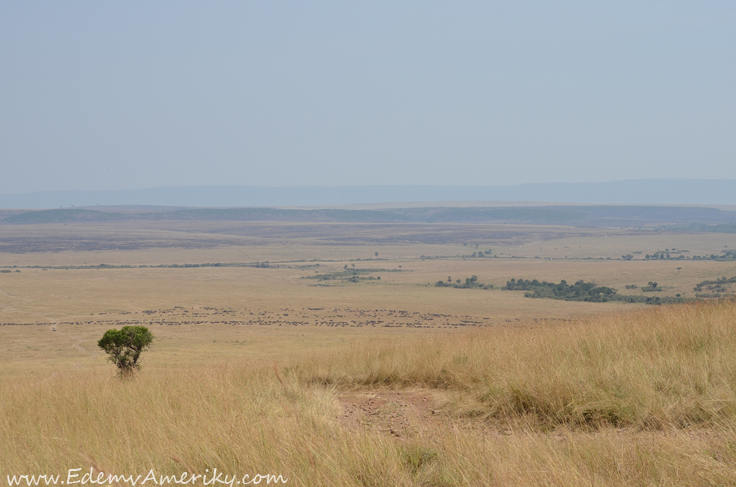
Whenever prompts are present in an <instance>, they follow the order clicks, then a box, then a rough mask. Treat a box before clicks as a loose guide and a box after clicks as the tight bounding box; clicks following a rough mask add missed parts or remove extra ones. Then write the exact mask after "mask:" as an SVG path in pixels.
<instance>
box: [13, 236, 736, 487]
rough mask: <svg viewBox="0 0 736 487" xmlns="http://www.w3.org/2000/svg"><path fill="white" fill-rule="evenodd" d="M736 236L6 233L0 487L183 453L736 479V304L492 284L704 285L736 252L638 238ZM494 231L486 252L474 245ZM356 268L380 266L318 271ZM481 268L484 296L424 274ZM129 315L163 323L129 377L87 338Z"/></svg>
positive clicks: (488, 477) (318, 471)
mask: <svg viewBox="0 0 736 487" xmlns="http://www.w3.org/2000/svg"><path fill="white" fill-rule="evenodd" d="M476 245H477V247H476ZM725 248H736V235H732V234H675V233H665V232H653V231H651V230H639V231H634V230H626V229H579V228H572V227H555V226H524V225H469V224H462V225H461V224H455V225H452V224H435V225H429V224H421V225H419V224H417V225H389V224H380V225H370V224H329V223H325V224H314V223H309V224H289V223H268V222H264V223H232V222H183V223H182V222H156V223H155V224H153V223H140V222H137V223H135V224H133V223H126V224H114V225H113V224H68V225H58V224H55V225H4V226H0V266H5V267H7V268H8V269H10V270H12V271H13V272H10V273H0V324H2V326H0V352H1V353H0V371H1V372H2V374H0V411H2V414H1V415H0V474H2V475H3V478H2V479H1V480H0V483H3V482H6V478H5V475H7V474H24V473H51V474H55V473H63V472H66V469H68V468H76V467H84V468H88V467H89V466H91V463H90V462H92V460H91V458H93V459H94V462H96V463H95V465H102V466H104V467H105V468H106V469H108V470H110V471H114V472H115V473H123V474H128V473H143V474H145V473H147V472H148V470H149V469H151V468H153V469H155V470H156V471H157V472H159V473H161V474H166V473H181V470H182V464H186V465H187V466H188V467H189V468H191V469H193V470H194V471H197V472H200V471H201V472H204V470H205V469H207V468H209V469H212V468H214V467H217V468H218V470H221V471H225V472H230V473H240V474H243V473H251V474H253V473H266V472H268V473H280V474H283V475H284V476H285V477H288V478H289V484H292V485H407V486H410V485H411V486H415V485H434V486H440V485H561V486H565V485H736V449H734V447H733V445H735V444H736V428H735V426H736V392H734V391H736V335H735V332H736V328H735V327H734V321H733V320H734V318H733V317H734V312H735V311H736V306H734V304H733V303H732V302H730V301H724V302H716V303H695V304H686V305H677V306H668V307H659V306H646V305H634V304H624V303H584V302H566V301H555V300H547V299H529V298H525V297H524V296H523V294H524V293H523V292H510V291H502V290H500V289H499V288H500V287H501V286H503V284H504V283H505V282H506V281H507V280H508V279H510V278H525V279H535V278H536V279H540V280H549V281H555V282H559V281H560V280H561V279H566V280H567V281H568V282H574V281H576V280H578V279H584V280H586V281H593V280H594V281H595V282H597V283H599V284H601V285H606V286H611V287H614V288H617V289H619V292H621V293H622V294H642V291H641V289H640V288H638V289H634V290H626V289H624V286H625V285H627V284H637V285H638V286H640V287H641V286H642V285H646V284H647V282H649V281H657V282H658V283H659V285H660V286H661V287H663V288H664V291H663V292H661V293H657V295H658V296H674V295H675V294H681V295H682V296H685V297H693V296H694V291H693V287H694V285H695V284H696V283H697V282H700V281H703V280H705V279H715V278H719V277H723V276H727V277H732V276H735V275H736V262H715V261H692V260H683V261H675V260H663V261H645V260H641V259H642V256H643V255H644V254H647V253H654V252H656V251H663V250H665V249H680V250H682V249H685V250H687V251H688V253H686V254H685V255H690V256H692V255H709V254H712V253H714V254H717V253H719V252H720V251H721V250H723V249H725ZM489 249H492V250H493V253H494V254H496V255H498V257H496V258H470V257H468V256H469V255H471V254H473V252H477V251H479V250H480V251H484V250H489ZM375 252H378V257H377V258H376V256H375ZM634 252H641V254H635V256H636V257H635V259H634V260H631V261H627V260H621V259H620V257H621V256H622V255H625V254H631V253H634ZM608 258H610V260H608ZM265 261H268V262H269V267H267V268H256V267H195V268H171V267H142V268H141V267H131V268H94V269H63V268H61V267H64V266H84V265H99V264H102V263H104V264H108V265H114V266H122V265H130V266H140V265H145V266H155V265H161V264H165V265H171V264H202V263H255V262H261V263H262V262H265ZM353 265H354V266H355V268H358V269H367V268H372V269H378V270H377V271H376V272H375V273H371V274H365V275H370V276H373V277H378V276H380V278H381V279H380V280H378V279H373V280H362V281H359V282H357V283H353V282H347V281H346V280H344V279H337V280H317V279H309V278H308V277H309V276H314V275H315V274H329V273H335V272H340V271H342V270H344V268H345V266H347V267H348V269H351V268H353ZM13 266H16V267H13ZM35 266H37V267H35ZM15 270H20V272H15ZM471 275H476V276H478V279H479V281H480V282H482V283H484V284H487V285H491V284H492V285H493V286H494V289H492V290H480V289H453V288H438V287H435V286H434V283H435V282H436V281H438V280H443V281H444V280H447V278H448V276H451V277H452V279H453V281H454V280H455V279H461V280H464V279H465V278H466V277H470V276H471ZM644 294H646V293H644ZM647 295H649V294H647ZM126 324H141V325H145V326H148V327H149V328H150V329H151V330H152V331H153V333H154V335H155V336H156V340H155V342H154V345H153V347H152V349H151V350H150V351H148V352H146V353H145V354H144V358H143V370H142V371H141V372H140V373H139V374H138V376H137V377H136V378H135V379H133V380H128V381H120V380H119V379H117V378H116V376H115V373H114V367H113V366H112V365H111V364H109V363H108V362H106V361H105V356H104V354H103V353H102V352H101V351H100V350H99V349H98V348H97V347H96V341H97V340H98V339H99V338H100V337H101V336H102V334H103V333H104V331H105V330H107V329H108V328H119V327H120V326H124V325H126ZM172 457H175V458H176V459H177V460H172Z"/></svg>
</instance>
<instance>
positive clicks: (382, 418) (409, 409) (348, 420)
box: [337, 390, 443, 438]
mask: <svg viewBox="0 0 736 487" xmlns="http://www.w3.org/2000/svg"><path fill="white" fill-rule="evenodd" d="M338 400H339V401H340V405H341V406H342V413H341V415H340V416H338V418H337V420H338V421H339V422H340V424H342V425H343V426H344V427H346V428H348V429H351V430H359V429H368V430H371V431H378V432H382V433H386V434H389V435H391V436H394V437H396V438H406V437H409V436H412V435H414V434H417V433H420V432H422V431H423V430H424V429H426V428H427V427H428V426H430V425H435V424H436V423H437V422H439V421H442V420H443V415H442V413H441V412H440V411H439V409H438V408H437V403H438V397H437V396H436V394H435V393H434V392H432V391H427V390H402V391H367V392H346V393H343V394H341V395H340V396H339V397H338Z"/></svg>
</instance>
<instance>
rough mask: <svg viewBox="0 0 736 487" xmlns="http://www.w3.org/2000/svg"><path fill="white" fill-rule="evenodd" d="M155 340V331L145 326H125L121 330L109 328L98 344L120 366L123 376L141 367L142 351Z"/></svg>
mask: <svg viewBox="0 0 736 487" xmlns="http://www.w3.org/2000/svg"><path fill="white" fill-rule="evenodd" d="M151 342H153V333H151V332H150V331H149V330H148V328H146V327H145V326H124V327H122V328H121V329H120V330H116V329H114V328H113V329H112V330H107V331H106V332H105V334H104V335H103V336H102V338H101V339H100V341H98V342H97V346H98V347H100V348H101V349H102V350H104V351H105V353H107V354H108V355H109V357H108V358H109V360H110V362H112V363H114V364H115V366H116V367H117V368H118V371H119V372H120V375H121V376H124V375H129V374H132V373H133V372H135V370H137V369H139V368H140V365H139V364H138V361H139V360H140V357H141V353H142V352H143V351H144V350H145V349H147V348H148V347H149V346H150V345H151Z"/></svg>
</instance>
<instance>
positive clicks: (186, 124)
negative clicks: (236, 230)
mask: <svg viewBox="0 0 736 487" xmlns="http://www.w3.org/2000/svg"><path fill="white" fill-rule="evenodd" d="M0 168H1V169H2V172H0V192H2V193H15V192H27V191H45V190H65V189H135V188H147V187H152V186H179V185H202V184H206V185H222V184H229V185H259V186H276V185H278V186H281V185H298V186H304V185H368V184H458V185H495V184H515V183H528V182H557V181H559V182H563V181H564V182H578V181H611V180H618V179H631V178H660V177H673V178H736V2H734V1H733V0H729V1H701V2H696V1H687V2H685V1H676V0H675V1H673V0H669V1H664V0H662V1H646V0H636V1H621V0H618V1H616V2H601V1H586V2H583V1H579V2H573V1H555V2H549V1H539V2H528V1H512V2H492V1H488V0H486V1H482V2H480V1H479V2H463V1H454V2H447V1H445V2H434V1H428V0H422V1H375V0H371V1H362V2H357V1H340V2H329V1H308V2H305V1H299V2H296V1H278V2H274V1H247V0H240V1H237V2H225V1H221V2H203V1H201V2H185V1H176V2H173V1H172V2H163V1H149V2H133V1H130V2H92V1H89V2H77V1H64V2H58V1H55V2H43V1H38V2H2V4H0Z"/></svg>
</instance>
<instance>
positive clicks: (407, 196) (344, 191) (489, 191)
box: [0, 179, 736, 209]
mask: <svg viewBox="0 0 736 487" xmlns="http://www.w3.org/2000/svg"><path fill="white" fill-rule="evenodd" d="M454 201H497V202H498V201H517V202H518V201H526V202H559V203H575V204H588V205H599V204H617V205H665V204H673V205H736V180H733V179H728V180H710V179H698V180H687V179H640V180H628V181H614V182H608V183H542V184H520V185H512V186H343V187H272V188H267V187H255V186H192V187H171V188H150V189H141V190H130V191H127V190H126V191H56V192H41V193H25V194H4V195H0V208H6V209H10V208H26V209H31V208H35V209H42V208H43V209H48V208H59V207H71V206H76V207H80V206H81V207H91V206H96V205H102V206H117V205H145V206H179V207H181V206H189V207H279V206H281V207H283V206H326V205H348V204H364V203H384V202H393V203H408V202H454Z"/></svg>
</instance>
